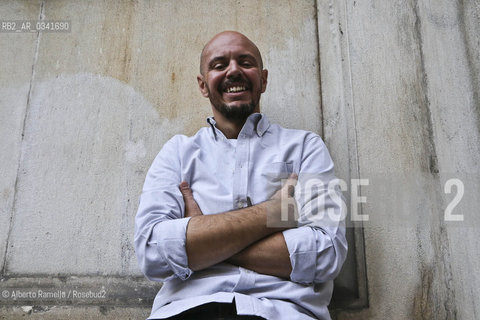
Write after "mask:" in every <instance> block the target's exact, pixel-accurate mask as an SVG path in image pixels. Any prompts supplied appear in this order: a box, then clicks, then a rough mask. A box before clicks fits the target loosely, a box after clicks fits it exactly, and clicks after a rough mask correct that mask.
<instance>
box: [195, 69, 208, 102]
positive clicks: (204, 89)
mask: <svg viewBox="0 0 480 320" xmlns="http://www.w3.org/2000/svg"><path fill="white" fill-rule="evenodd" d="M197 82H198V88H199V89H200V92H201V93H202V95H203V96H204V97H205V98H208V89H207V84H206V82H205V79H204V78H203V76H202V75H201V74H199V75H198V76H197Z"/></svg>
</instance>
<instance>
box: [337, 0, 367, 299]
mask: <svg viewBox="0 0 480 320" xmlns="http://www.w3.org/2000/svg"><path fill="white" fill-rule="evenodd" d="M343 10H344V17H345V19H344V22H345V25H344V35H345V47H346V50H345V51H346V55H347V61H348V82H349V88H350V97H349V100H350V107H351V110H352V112H351V114H352V125H353V144H354V145H353V151H354V159H355V164H356V170H357V174H358V176H357V177H356V178H358V179H360V178H361V171H360V157H359V151H358V130H357V118H356V115H355V98H354V93H353V77H352V61H351V58H350V38H349V35H350V32H349V26H348V3H347V0H344V1H343ZM343 94H344V96H345V92H344V93H343ZM345 100H346V99H345ZM347 130H348V128H347ZM350 178H351V175H350ZM359 194H360V195H361V194H362V187H361V186H359ZM359 213H360V214H363V205H362V206H360V208H359ZM357 224H361V225H360V226H358V225H357V226H355V229H357V230H358V229H360V230H361V239H362V250H363V252H362V255H363V257H364V258H363V261H357V264H358V263H363V266H362V268H363V272H364V275H363V276H364V278H365V292H364V293H365V297H361V296H360V298H363V299H365V300H364V302H365V306H364V307H369V305H370V302H369V294H368V273H367V261H366V256H367V255H366V252H365V251H366V243H365V234H364V230H365V229H364V228H363V222H361V221H360V222H357ZM355 250H357V248H355ZM355 258H356V259H357V255H355ZM357 274H358V266H357ZM357 281H360V279H358V280H357ZM359 290H360V286H359ZM359 294H360V292H359Z"/></svg>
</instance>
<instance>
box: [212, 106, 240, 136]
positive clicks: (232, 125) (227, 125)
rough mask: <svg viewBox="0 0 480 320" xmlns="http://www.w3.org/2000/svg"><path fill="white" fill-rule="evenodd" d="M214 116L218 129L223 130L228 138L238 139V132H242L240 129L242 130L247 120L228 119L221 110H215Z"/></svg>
mask: <svg viewBox="0 0 480 320" xmlns="http://www.w3.org/2000/svg"><path fill="white" fill-rule="evenodd" d="M213 117H214V118H215V123H216V127H217V128H218V130H220V131H222V133H223V134H224V135H225V137H226V138H227V139H237V137H238V134H239V133H240V130H242V128H243V125H244V124H245V121H246V120H236V121H235V120H231V119H226V118H225V117H224V116H223V115H222V114H220V113H219V112H214V113H213Z"/></svg>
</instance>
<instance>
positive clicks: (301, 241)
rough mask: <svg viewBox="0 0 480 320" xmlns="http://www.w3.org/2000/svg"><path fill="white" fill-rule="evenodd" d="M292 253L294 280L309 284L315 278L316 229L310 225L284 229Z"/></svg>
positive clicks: (292, 274) (291, 274)
mask: <svg viewBox="0 0 480 320" xmlns="http://www.w3.org/2000/svg"><path fill="white" fill-rule="evenodd" d="M283 236H284V238H285V242H286V244H287V248H288V252H289V254H290V263H291V264H292V272H291V273H290V279H291V280H292V281H293V282H298V283H304V284H309V283H312V282H313V280H314V278H315V271H316V261H317V250H316V249H317V248H316V239H315V238H316V237H315V231H314V230H312V228H310V227H299V228H293V229H288V230H285V231H283Z"/></svg>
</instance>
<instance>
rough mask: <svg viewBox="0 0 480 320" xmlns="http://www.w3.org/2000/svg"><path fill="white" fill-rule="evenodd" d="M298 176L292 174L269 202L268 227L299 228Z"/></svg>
mask: <svg viewBox="0 0 480 320" xmlns="http://www.w3.org/2000/svg"><path fill="white" fill-rule="evenodd" d="M297 180H298V176H297V175H296V174H295V173H292V174H291V175H290V176H289V177H288V179H287V180H286V182H285V184H284V185H283V187H282V188H281V189H279V190H278V191H277V192H275V194H274V195H273V196H272V197H271V198H270V200H269V204H270V205H269V206H268V207H267V226H268V227H273V228H283V229H288V228H295V227H297V220H298V210H297V202H296V200H295V198H294V194H295V185H296V184H297Z"/></svg>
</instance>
